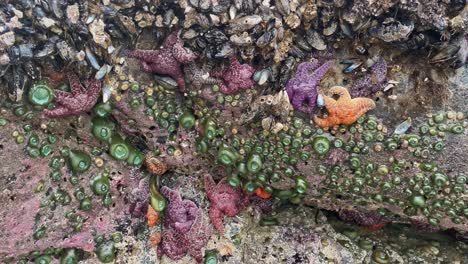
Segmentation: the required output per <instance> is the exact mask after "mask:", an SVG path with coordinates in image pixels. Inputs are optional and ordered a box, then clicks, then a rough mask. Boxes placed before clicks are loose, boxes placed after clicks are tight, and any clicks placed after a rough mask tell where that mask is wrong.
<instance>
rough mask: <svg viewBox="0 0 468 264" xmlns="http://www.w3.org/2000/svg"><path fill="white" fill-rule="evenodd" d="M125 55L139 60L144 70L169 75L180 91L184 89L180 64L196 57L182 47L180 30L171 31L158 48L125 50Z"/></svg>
mask: <svg viewBox="0 0 468 264" xmlns="http://www.w3.org/2000/svg"><path fill="white" fill-rule="evenodd" d="M124 54H125V55H126V56H127V57H130V58H136V59H139V60H140V61H141V66H142V68H143V70H144V71H145V72H150V73H156V74H163V75H169V76H171V77H172V78H174V79H175V80H176V82H177V84H178V85H179V89H180V91H181V92H184V91H185V80H184V74H183V72H182V69H181V65H183V64H187V63H189V62H191V61H193V60H195V58H196V57H197V56H196V55H195V53H193V52H192V51H191V50H189V49H187V48H184V42H183V40H182V39H181V38H180V30H176V31H174V32H172V33H171V34H170V35H169V36H168V37H167V38H166V39H165V40H164V43H163V46H162V48H160V49H159V50H134V51H125V53H124Z"/></svg>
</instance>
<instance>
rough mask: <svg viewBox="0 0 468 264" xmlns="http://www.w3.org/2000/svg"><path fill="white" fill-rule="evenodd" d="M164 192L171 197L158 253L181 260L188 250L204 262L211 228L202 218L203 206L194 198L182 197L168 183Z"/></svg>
mask: <svg viewBox="0 0 468 264" xmlns="http://www.w3.org/2000/svg"><path fill="white" fill-rule="evenodd" d="M161 194H163V195H164V196H165V197H166V198H167V199H168V200H169V206H168V208H167V209H166V218H165V221H164V231H163V232H162V234H161V243H160V244H159V246H158V256H162V255H166V256H168V257H169V258H170V259H172V260H179V259H181V258H183V257H184V256H185V255H186V254H187V253H188V254H189V255H191V256H192V257H193V258H194V259H195V260H196V261H197V262H202V261H203V254H202V250H201V249H202V248H203V247H204V246H205V245H206V243H208V240H209V239H210V237H211V234H212V228H211V227H210V226H209V225H206V224H204V223H203V221H202V210H201V209H200V208H198V207H197V205H196V204H195V203H194V202H192V201H190V200H183V199H182V197H181V196H180V193H179V192H177V191H175V190H172V189H170V188H168V187H162V188H161Z"/></svg>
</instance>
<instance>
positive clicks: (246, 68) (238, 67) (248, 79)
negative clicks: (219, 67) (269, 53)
mask: <svg viewBox="0 0 468 264" xmlns="http://www.w3.org/2000/svg"><path fill="white" fill-rule="evenodd" d="M229 61H230V62H231V65H230V66H229V68H227V69H225V70H223V71H220V72H212V74H211V75H212V76H213V77H216V78H219V79H220V81H219V83H220V90H221V92H222V93H224V94H233V93H236V92H238V91H239V90H247V89H250V88H251V87H252V86H253V85H254V82H253V80H252V75H253V74H254V72H255V70H254V68H253V67H252V66H250V65H249V64H240V63H239V61H238V60H237V58H235V57H230V58H229Z"/></svg>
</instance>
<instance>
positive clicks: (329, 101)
mask: <svg viewBox="0 0 468 264" xmlns="http://www.w3.org/2000/svg"><path fill="white" fill-rule="evenodd" d="M323 100H324V102H325V108H327V111H328V112H329V113H334V112H335V109H336V108H337V107H338V101H336V100H335V99H333V98H332V97H330V96H323Z"/></svg>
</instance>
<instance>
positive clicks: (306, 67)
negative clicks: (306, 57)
mask: <svg viewBox="0 0 468 264" xmlns="http://www.w3.org/2000/svg"><path fill="white" fill-rule="evenodd" d="M318 66H319V63H318V61H317V60H315V59H314V60H313V61H311V62H303V63H301V64H299V66H297V71H296V76H304V75H308V74H310V72H311V71H313V70H315V69H317V67H318Z"/></svg>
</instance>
